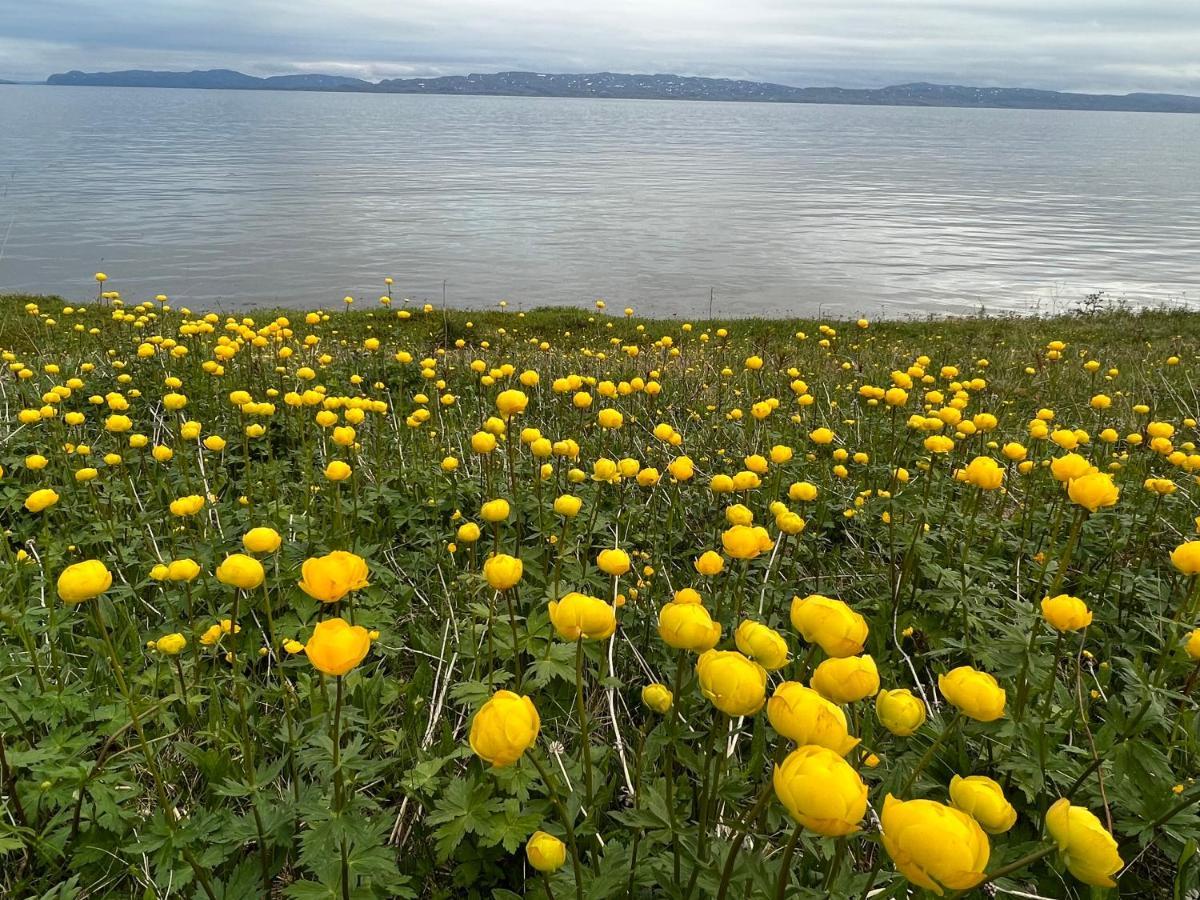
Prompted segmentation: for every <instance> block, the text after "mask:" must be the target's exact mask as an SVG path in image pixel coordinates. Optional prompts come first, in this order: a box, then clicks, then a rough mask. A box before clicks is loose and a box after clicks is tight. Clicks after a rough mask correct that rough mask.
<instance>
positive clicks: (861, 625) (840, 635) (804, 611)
mask: <svg viewBox="0 0 1200 900" xmlns="http://www.w3.org/2000/svg"><path fill="white" fill-rule="evenodd" d="M791 619H792V627H793V628H795V629H796V630H797V631H798V632H800V636H801V637H803V638H804V640H806V641H808V642H809V643H810V644H811V643H814V642H815V643H817V644H820V645H821V649H822V650H824V651H825V653H826V654H828V655H829V656H839V657H840V656H856V655H857V654H859V653H862V651H863V645H864V644H865V643H866V640H867V621H866V619H864V618H863V617H862V616H861V615H859V614H858V613H856V612H855V611H854V610H852V609H851V608H850V607H849V606H847V605H846V604H845V603H844V602H842V601H841V600H834V599H833V598H831V597H824V596H822V595H821V594H809V595H808V596H807V597H804V598H800V597H793V598H792V610H791Z"/></svg>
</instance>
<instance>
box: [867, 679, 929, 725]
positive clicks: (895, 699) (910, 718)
mask: <svg viewBox="0 0 1200 900" xmlns="http://www.w3.org/2000/svg"><path fill="white" fill-rule="evenodd" d="M875 715H876V716H877V717H878V719H879V721H880V723H881V724H882V725H883V727H884V728H886V729H887V730H888V731H890V732H891V733H892V734H894V735H897V736H899V737H908V736H909V735H910V734H912V733H913V732H915V731H916V730H917V729H918V728H920V727H921V726H922V725H924V724H925V704H924V703H923V702H922V701H921V698H920V697H916V696H913V692H912V691H910V690H909V689H908V688H896V689H895V690H891V691H880V692H879V693H878V694H876V695H875Z"/></svg>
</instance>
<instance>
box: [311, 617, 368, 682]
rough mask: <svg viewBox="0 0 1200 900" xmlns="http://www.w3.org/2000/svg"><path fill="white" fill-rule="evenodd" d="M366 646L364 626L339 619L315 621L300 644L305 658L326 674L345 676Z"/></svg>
mask: <svg viewBox="0 0 1200 900" xmlns="http://www.w3.org/2000/svg"><path fill="white" fill-rule="evenodd" d="M370 649H371V637H370V634H369V633H368V632H367V629H365V628H363V627H362V626H361V625H351V624H350V623H349V622H347V621H346V620H345V619H339V618H334V619H324V620H322V621H320V622H318V623H317V627H316V628H314V629H313V633H312V637H310V638H309V639H308V643H307V644H305V645H304V652H305V654H306V655H307V656H308V661H309V662H311V663H312V664H313V667H314V668H315V669H317V670H318V671H319V672H324V673H325V674H326V675H345V674H346V673H347V672H349V671H350V670H351V669H353V668H354V667H355V666H357V665H358V664H359V663H360V662H362V661H363V659H365V658H366V655H367V651H368V650H370Z"/></svg>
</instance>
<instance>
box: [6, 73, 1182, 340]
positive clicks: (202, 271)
mask: <svg viewBox="0 0 1200 900" xmlns="http://www.w3.org/2000/svg"><path fill="white" fill-rule="evenodd" d="M1198 174H1200V116H1173V115H1147V114H1134V113H1094V112H1046V111H1009V110H955V109H906V108H886V107H848V106H800V105H765V104H762V105H760V104H735V103H711V104H709V103H672V102H656V101H621V100H612V101H606V100H545V99H524V98H507V97H432V96H430V97H420V96H408V97H405V96H370V95H361V94H312V93H304V94H283V93H251V92H233V91H227V92H221V91H185V90H145V89H142V90H138V89H120V88H61V87H32V86H30V87H0V291H5V290H9V291H12V290H27V291H52V292H58V293H61V294H63V295H64V296H67V297H69V298H82V297H86V296H89V295H91V294H93V293H94V284H93V283H92V282H91V276H92V273H93V272H95V271H97V270H104V271H106V272H107V273H108V274H109V275H110V276H111V279H112V280H111V282H110V286H112V287H115V288H117V289H119V290H121V291H122V292H123V293H124V294H125V295H126V296H127V297H131V298H135V299H141V298H145V297H146V296H152V295H154V294H157V293H160V292H162V293H167V294H169V295H171V297H172V298H173V299H174V300H175V301H176V302H177V303H187V304H191V305H194V306H196V307H198V308H199V307H224V308H237V307H245V306H249V305H254V304H266V303H272V304H274V303H278V304H283V305H293V306H303V307H309V306H313V305H316V304H321V305H334V304H337V303H338V302H339V301H340V300H341V298H342V297H343V296H344V295H346V294H352V295H354V296H356V297H360V298H363V300H364V301H365V302H374V300H375V299H376V298H377V297H378V296H379V294H380V291H381V289H382V282H383V278H384V276H385V275H390V276H392V277H393V278H394V279H395V288H394V290H395V291H396V293H397V295H399V296H410V297H412V298H413V299H414V300H418V299H425V298H434V299H436V298H439V297H440V296H441V292H442V283H443V281H444V282H445V283H446V292H447V297H448V300H449V302H450V303H452V304H459V305H471V306H482V305H487V304H491V303H494V302H496V301H497V300H499V299H501V298H505V299H508V300H509V302H510V308H520V307H529V306H533V305H536V304H584V303H590V302H592V301H593V300H595V299H596V298H598V297H603V298H605V299H606V300H608V301H609V303H610V304H612V305H614V306H618V307H620V306H625V305H626V304H632V305H634V306H635V307H637V308H638V309H639V310H640V311H643V312H646V313H655V314H660V315H682V316H696V315H700V314H703V313H705V312H706V311H707V309H708V304H709V297H710V289H711V290H712V291H713V292H715V304H714V307H713V308H714V311H715V312H716V313H717V314H720V315H745V314H753V313H762V314H783V313H797V314H817V313H821V314H825V315H855V314H860V313H865V314H869V315H876V316H878V315H881V314H887V315H893V316H899V315H910V314H917V315H923V314H927V313H939V312H964V311H970V310H975V309H978V308H979V307H981V306H983V307H986V308H987V309H989V310H993V311H999V310H1019V311H1043V312H1046V311H1052V310H1055V309H1058V310H1062V309H1064V308H1068V307H1069V306H1070V305H1071V304H1073V303H1074V302H1076V301H1078V300H1079V299H1080V298H1081V297H1083V296H1084V295H1085V294H1087V293H1089V292H1093V291H1106V292H1109V293H1110V294H1112V295H1114V296H1117V297H1123V298H1125V299H1127V300H1128V301H1130V302H1133V303H1143V302H1151V303H1156V302H1164V301H1167V302H1183V303H1189V304H1191V303H1195V302H1198V301H1200V177H1197V176H1198Z"/></svg>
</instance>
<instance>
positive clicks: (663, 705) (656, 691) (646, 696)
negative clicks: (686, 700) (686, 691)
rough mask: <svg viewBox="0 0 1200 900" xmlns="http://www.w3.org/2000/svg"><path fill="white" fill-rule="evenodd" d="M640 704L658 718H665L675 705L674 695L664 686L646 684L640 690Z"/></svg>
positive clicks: (656, 683)
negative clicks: (652, 711) (643, 704)
mask: <svg viewBox="0 0 1200 900" xmlns="http://www.w3.org/2000/svg"><path fill="white" fill-rule="evenodd" d="M642 702H643V703H645V704H646V706H647V707H649V708H650V709H652V710H654V711H655V712H656V713H658V714H659V715H660V716H665V715H666V714H667V713H669V712H670V711H671V707H672V706H674V704H675V695H674V694H672V693H671V689H670V688H668V687H667V686H666V685H665V684H659V683H658V682H655V683H654V684H648V685H646V686H645V687H644V688H642Z"/></svg>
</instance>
